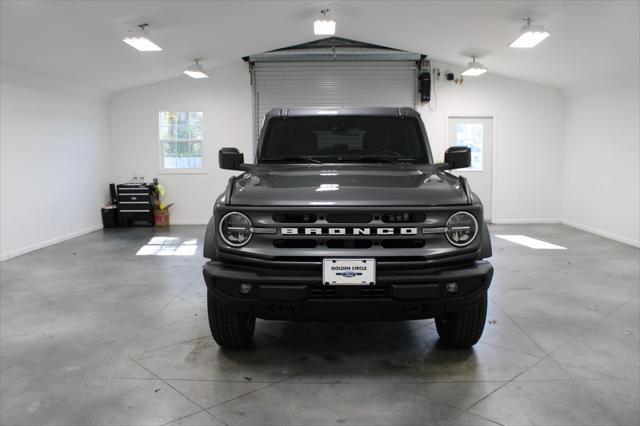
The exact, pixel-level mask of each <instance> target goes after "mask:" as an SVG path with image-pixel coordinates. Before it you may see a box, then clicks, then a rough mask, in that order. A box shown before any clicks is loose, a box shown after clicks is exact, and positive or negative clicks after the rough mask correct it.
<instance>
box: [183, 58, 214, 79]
mask: <svg viewBox="0 0 640 426" xmlns="http://www.w3.org/2000/svg"><path fill="white" fill-rule="evenodd" d="M201 60H202V59H194V60H193V64H191V65H189V67H188V68H187V69H186V70H184V73H185V74H186V75H188V76H189V77H191V78H209V74H207V73H206V72H204V69H203V68H202V65H200V61H201Z"/></svg>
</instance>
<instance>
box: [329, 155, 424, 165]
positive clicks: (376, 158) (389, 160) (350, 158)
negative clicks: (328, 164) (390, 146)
mask: <svg viewBox="0 0 640 426" xmlns="http://www.w3.org/2000/svg"><path fill="white" fill-rule="evenodd" d="M411 160H413V159H412V158H400V157H384V156H376V155H363V156H347V157H339V158H338V161H362V162H367V161H378V162H379V161H384V162H387V163H393V164H407V162H408V161H411Z"/></svg>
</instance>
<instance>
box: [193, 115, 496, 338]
mask: <svg viewBox="0 0 640 426" xmlns="http://www.w3.org/2000/svg"><path fill="white" fill-rule="evenodd" d="M254 158H255V164H246V163H244V156H243V154H242V153H240V152H239V151H238V150H237V149H236V148H223V149H221V150H220V152H219V164H220V167H221V168H223V169H228V170H240V171H242V172H243V173H242V174H240V175H239V176H234V177H231V178H230V179H229V183H228V185H227V187H226V191H225V192H224V193H223V194H221V195H220V196H219V197H218V198H217V199H216V201H215V206H214V210H213V217H212V218H211V220H210V221H209V224H208V226H207V230H206V236H205V243H204V256H205V257H206V258H208V259H210V260H209V261H208V262H207V263H206V264H205V265H204V267H203V272H204V278H205V282H206V285H207V302H208V313H209V325H210V327H211V332H212V335H213V338H214V339H215V341H216V342H217V343H218V344H219V345H220V346H221V347H223V348H229V349H240V348H245V347H247V346H249V345H250V342H251V339H252V335H253V333H254V329H255V322H256V318H262V319H272V320H289V321H298V320H313V321H361V320H377V321H383V320H415V319H426V318H435V324H436V328H437V332H438V335H439V337H440V340H441V342H442V343H444V344H445V345H448V346H450V347H454V348H468V347H470V346H472V345H473V344H475V343H476V342H477V341H478V339H479V338H480V336H481V335H482V331H483V329H484V324H485V319H486V311H487V289H488V287H489V284H490V282H491V278H492V275H493V267H492V266H491V264H489V262H487V261H486V260H485V259H486V258H488V257H491V240H490V238H489V231H488V229H487V225H486V224H485V223H484V220H483V209H482V203H481V201H480V199H479V198H478V197H477V196H476V194H474V193H473V192H472V191H471V189H470V188H469V185H468V183H467V181H466V179H465V178H464V177H462V176H456V175H454V174H451V173H450V172H449V170H451V169H461V168H465V167H469V165H470V162H471V154H470V151H469V148H467V147H452V148H449V149H448V150H447V151H446V153H445V156H444V163H434V161H433V156H432V153H431V148H430V146H429V142H428V138H427V134H426V131H425V128H424V125H423V122H422V120H421V118H420V115H419V114H418V112H416V111H415V110H413V109H411V108H332V109H327V108H314V109H310V108H300V109H274V110H272V111H271V112H269V113H268V114H267V115H266V117H265V120H264V124H263V126H262V129H261V132H260V137H259V141H258V144H257V148H256V151H255V157H254Z"/></svg>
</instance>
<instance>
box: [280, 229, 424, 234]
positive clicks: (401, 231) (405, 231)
mask: <svg viewBox="0 0 640 426" xmlns="http://www.w3.org/2000/svg"><path fill="white" fill-rule="evenodd" d="M280 233H281V234H282V235H371V234H375V235H416V234H417V233H418V228H281V229H280Z"/></svg>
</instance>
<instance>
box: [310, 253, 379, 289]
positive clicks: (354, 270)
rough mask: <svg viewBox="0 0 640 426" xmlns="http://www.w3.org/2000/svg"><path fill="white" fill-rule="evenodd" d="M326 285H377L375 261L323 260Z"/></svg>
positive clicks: (323, 280)
mask: <svg viewBox="0 0 640 426" xmlns="http://www.w3.org/2000/svg"><path fill="white" fill-rule="evenodd" d="M322 282H323V283H324V284H325V285H332V284H336V285H369V284H375V283H376V260H375V259H323V261H322Z"/></svg>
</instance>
